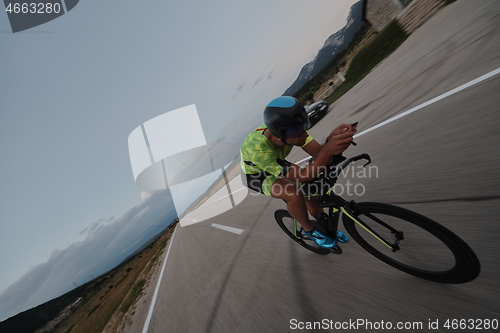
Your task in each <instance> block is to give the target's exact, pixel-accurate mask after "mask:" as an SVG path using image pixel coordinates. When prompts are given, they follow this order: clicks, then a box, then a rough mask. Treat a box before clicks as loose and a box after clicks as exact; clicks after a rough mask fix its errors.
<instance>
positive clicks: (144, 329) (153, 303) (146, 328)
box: [142, 227, 177, 333]
mask: <svg viewBox="0 0 500 333" xmlns="http://www.w3.org/2000/svg"><path fill="white" fill-rule="evenodd" d="M176 231H177V227H176V228H175V230H174V233H173V234H172V238H171V239H170V245H169V246H168V250H167V255H166V256H165V261H163V267H162V268H161V273H160V277H159V278H158V283H157V284H156V289H155V293H154V294H153V300H152V301H151V305H150V306H149V312H148V317H147V318H146V322H145V323H144V328H143V329H142V333H147V332H148V328H149V322H150V321H151V317H152V316H153V309H154V307H155V303H156V297H157V296H158V290H159V289H160V283H161V279H162V278H163V272H164V271H165V266H166V265H167V259H168V254H169V253H170V248H171V247H172V243H173V242H174V236H175V232H176Z"/></svg>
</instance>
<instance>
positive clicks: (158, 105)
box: [0, 0, 356, 321]
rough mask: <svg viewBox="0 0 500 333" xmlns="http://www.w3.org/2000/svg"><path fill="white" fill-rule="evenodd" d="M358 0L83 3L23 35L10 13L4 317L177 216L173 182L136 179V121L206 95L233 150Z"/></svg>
mask: <svg viewBox="0 0 500 333" xmlns="http://www.w3.org/2000/svg"><path fill="white" fill-rule="evenodd" d="M355 2H356V0H336V1H331V0H313V1H303V0H272V1H269V0H254V1H229V0H228V1H226V0H214V1H200V0H193V1H189V2H188V1H173V0H169V1H149V2H141V3H138V2H137V1H130V0H120V1H118V0H110V1H83V0H82V1H80V2H79V3H78V5H77V6H76V7H75V8H73V9H72V10H71V11H70V12H68V13H67V14H65V15H62V16H60V17H59V18H57V19H55V20H53V21H50V22H48V23H45V24H43V25H40V26H37V27H34V28H32V29H29V30H25V31H22V32H18V33H12V30H11V28H10V25H9V21H8V17H7V14H6V13H5V12H3V13H0V156H1V158H0V181H1V184H2V186H0V228H1V232H0V254H1V255H0V267H1V268H2V274H1V275H0V321H2V320H5V319H7V318H8V317H10V316H12V315H15V314H17V313H19V312H21V311H24V310H26V309H29V308H31V307H34V306H36V305H39V304H41V303H43V302H45V301H48V300H50V299H52V298H54V297H57V296H59V295H61V294H63V293H65V292H67V291H69V290H71V289H72V288H74V286H75V285H80V284H82V283H85V282H87V281H88V280H90V279H91V278H92V276H97V275H99V274H102V273H104V272H105V271H106V270H108V269H110V268H112V267H113V266H115V265H116V264H118V263H119V262H120V261H121V260H123V259H124V258H125V257H126V256H128V255H129V254H131V253H132V252H134V251H135V249H137V248H138V247H139V246H141V245H142V243H144V242H145V241H146V240H148V239H149V238H150V237H151V236H153V235H154V234H156V233H158V232H160V231H161V230H162V229H164V228H165V227H166V226H167V225H168V224H169V223H170V221H172V219H174V218H175V217H176V216H177V212H176V211H175V208H174V206H173V203H172V198H171V196H170V192H169V191H168V190H163V191H161V190H160V191H148V190H145V189H142V188H141V187H139V186H138V185H136V183H135V181H134V176H133V173H132V168H131V162H130V157H129V151H128V145H127V138H128V136H129V135H130V133H131V132H132V131H133V130H134V129H135V128H137V127H138V126H140V125H141V124H143V123H145V122H147V121H148V120H150V119H152V118H154V117H157V116H159V115H161V114H164V113H166V112H168V111H172V110H176V109H179V108H182V107H185V106H188V105H192V104H195V105H196V108H197V111H198V114H199V118H200V121H201V124H202V127H203V131H204V135H205V137H206V140H207V141H210V142H216V141H224V142H226V143H230V144H232V146H233V147H234V156H236V155H237V153H238V147H239V146H240V145H241V143H242V141H243V139H244V137H245V136H246V134H247V133H248V132H249V131H250V130H252V129H253V128H255V127H257V126H259V125H260V124H261V123H262V111H263V109H264V107H265V105H266V104H267V103H268V102H269V101H270V100H271V99H273V98H275V97H277V96H280V95H281V94H282V93H283V92H284V91H285V90H286V89H287V88H288V87H289V86H290V85H291V84H292V83H293V81H294V80H295V79H296V78H297V76H298V73H299V71H300V69H301V68H302V66H303V65H304V64H306V63H307V62H309V61H310V60H312V59H313V58H314V56H315V54H316V52H317V51H318V50H319V49H320V48H321V46H322V45H323V43H324V41H325V40H326V38H328V36H329V35H331V34H333V33H334V32H336V31H338V30H339V29H341V28H342V27H343V26H344V25H345V23H346V19H347V15H348V13H349V8H350V6H352V5H353V4H354V3H355ZM194 199H196V198H193V200H194ZM179 214H180V212H179ZM96 258H97V259H96Z"/></svg>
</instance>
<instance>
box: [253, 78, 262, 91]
mask: <svg viewBox="0 0 500 333" xmlns="http://www.w3.org/2000/svg"><path fill="white" fill-rule="evenodd" d="M261 80H262V76H261V77H259V78H258V79H257V81H255V83H254V84H253V86H252V89H253V88H254V87H255V86H256V85H258V84H259V82H260V81H261Z"/></svg>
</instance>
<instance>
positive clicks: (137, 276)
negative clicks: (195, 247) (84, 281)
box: [36, 227, 175, 333]
mask: <svg viewBox="0 0 500 333" xmlns="http://www.w3.org/2000/svg"><path fill="white" fill-rule="evenodd" d="M174 228H175V227H174ZM174 228H171V229H170V230H169V231H167V232H166V233H165V234H163V235H162V236H161V237H160V238H158V239H157V240H156V241H155V242H153V243H152V244H151V245H150V246H149V247H147V248H146V249H144V250H143V251H142V252H140V253H139V254H137V255H136V256H135V257H134V258H133V259H131V260H130V261H129V262H127V263H125V264H122V265H120V266H119V267H118V268H116V269H114V270H111V271H110V272H108V273H106V274H104V275H102V276H100V277H98V278H96V279H95V280H94V281H93V284H92V286H91V287H90V288H89V289H88V290H87V294H86V295H82V296H81V297H82V298H81V300H80V301H79V302H78V303H77V304H75V305H74V306H72V307H69V308H68V309H66V310H65V311H63V313H62V314H61V316H60V317H59V319H58V320H56V321H52V322H51V323H49V325H48V326H46V327H44V328H43V329H40V330H38V331H36V332H37V333H42V332H54V333H69V332H72V333H99V332H102V331H103V329H104V328H105V327H106V329H107V331H110V332H115V331H116V330H117V328H118V326H119V325H120V324H121V323H122V322H123V317H124V315H125V313H126V312H127V311H128V310H129V309H130V307H131V306H132V305H133V304H134V302H135V301H136V300H137V299H138V297H139V296H140V295H141V293H142V292H143V289H144V288H145V286H146V285H147V284H148V276H149V275H150V274H149V273H150V272H151V269H152V268H153V267H154V266H155V264H156V263H157V261H158V259H159V258H160V256H161V255H162V253H163V251H164V250H165V248H166V246H167V242H168V240H169V239H170V237H171V235H172V233H173V230H174Z"/></svg>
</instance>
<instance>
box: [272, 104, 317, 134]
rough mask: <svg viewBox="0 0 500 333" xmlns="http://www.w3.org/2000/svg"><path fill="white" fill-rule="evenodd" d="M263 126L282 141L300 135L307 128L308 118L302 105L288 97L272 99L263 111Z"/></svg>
mask: <svg viewBox="0 0 500 333" xmlns="http://www.w3.org/2000/svg"><path fill="white" fill-rule="evenodd" d="M264 124H266V126H267V129H268V130H269V131H271V133H272V134H273V135H274V136H275V137H278V138H280V139H282V140H284V139H286V138H292V137H295V136H298V135H301V134H302V133H303V131H304V129H305V128H308V127H309V118H308V117H307V112H306V110H305V109H304V106H303V105H302V103H300V102H299V101H298V100H297V99H296V98H294V97H290V96H281V97H278V98H275V99H273V100H272V101H271V102H270V103H269V104H268V105H267V106H266V108H265V110H264Z"/></svg>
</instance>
